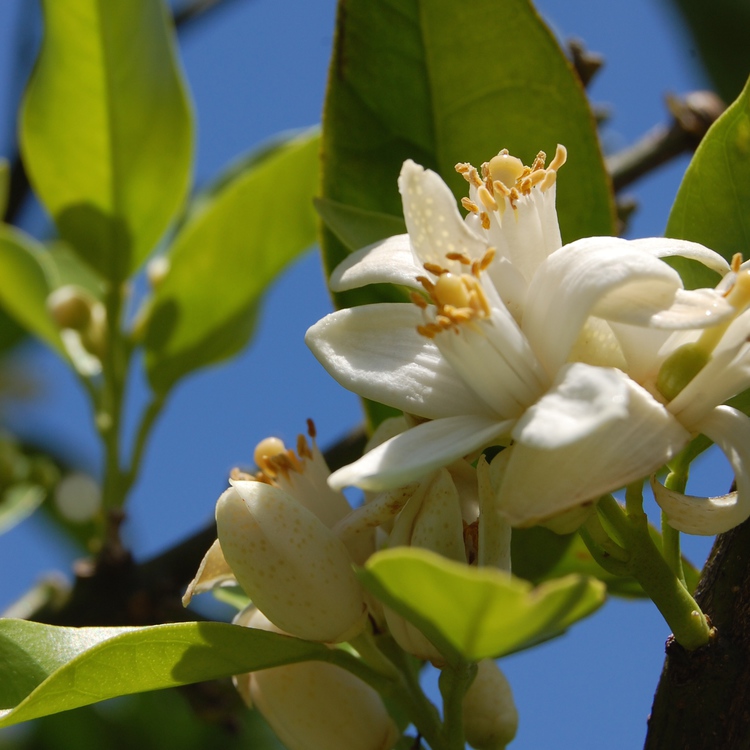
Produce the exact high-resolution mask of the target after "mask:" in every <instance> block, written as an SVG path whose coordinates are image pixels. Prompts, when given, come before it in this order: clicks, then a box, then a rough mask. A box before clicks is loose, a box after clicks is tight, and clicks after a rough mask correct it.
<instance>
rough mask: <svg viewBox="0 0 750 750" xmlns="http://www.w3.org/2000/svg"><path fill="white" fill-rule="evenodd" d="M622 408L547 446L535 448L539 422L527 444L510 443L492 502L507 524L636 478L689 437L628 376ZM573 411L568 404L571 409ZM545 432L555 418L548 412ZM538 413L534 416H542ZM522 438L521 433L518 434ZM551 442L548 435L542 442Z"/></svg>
mask: <svg viewBox="0 0 750 750" xmlns="http://www.w3.org/2000/svg"><path fill="white" fill-rule="evenodd" d="M622 377H623V383H624V385H625V386H626V394H627V399H626V403H625V406H626V410H625V413H624V415H623V416H622V417H621V418H617V417H614V416H613V418H611V419H610V420H609V421H605V422H603V423H602V424H601V425H600V426H599V427H598V428H596V429H593V430H591V431H589V432H584V431H582V430H581V431H579V432H578V434H577V436H576V434H575V430H571V431H570V432H569V434H570V435H571V436H572V437H577V439H575V440H571V441H569V442H568V443H567V444H561V445H560V446H559V447H556V448H554V449H552V450H549V449H546V448H543V447H538V445H540V444H541V445H544V444H545V441H544V440H542V439H541V435H542V434H543V431H544V425H543V423H541V422H540V424H538V425H537V426H535V429H534V430H533V432H532V433H531V435H532V437H533V438H534V440H532V441H531V442H530V444H526V443H525V442H521V441H519V442H517V443H515V444H514V445H512V446H511V448H510V451H511V454H510V457H509V460H508V465H507V467H506V469H505V473H504V476H503V481H502V484H501V486H500V490H499V492H498V505H499V507H500V508H501V509H502V510H503V511H504V512H505V513H506V514H507V515H508V517H509V519H510V522H511V524H512V525H513V526H530V525H533V524H534V523H538V522H539V521H542V520H544V519H546V518H549V517H550V516H555V515H557V514H559V513H562V512H563V511H566V510H569V509H572V508H575V507H577V506H580V505H585V504H586V503H590V502H593V501H595V500H597V499H598V498H599V497H601V496H602V495H603V494H605V493H607V492H612V491H614V490H616V489H618V488H620V487H623V486H624V485H626V484H628V483H629V482H632V481H634V480H636V479H640V478H641V477H643V476H647V475H648V474H651V473H653V472H654V471H655V470H656V469H658V468H659V467H660V466H662V465H663V464H664V463H666V462H667V461H668V460H669V459H670V458H672V457H673V456H674V455H675V454H676V453H677V452H678V451H679V450H680V449H681V448H682V447H683V446H684V445H685V444H686V443H687V441H688V440H689V439H690V435H689V433H688V432H687V431H686V430H685V429H684V428H683V427H682V425H680V423H679V422H678V421H677V420H676V419H674V418H673V417H672V415H671V414H669V412H668V411H667V410H666V409H665V408H664V407H663V406H662V405H661V404H659V403H658V402H657V401H656V400H655V399H654V398H653V397H652V396H651V395H650V394H649V393H648V392H647V391H645V390H644V389H643V388H641V387H640V386H639V385H637V384H636V383H634V382H633V381H632V380H630V379H629V378H627V377H625V376H624V375H623V376H622ZM573 410H574V409H573ZM547 413H548V416H549V420H550V421H549V431H550V433H553V434H554V431H555V430H557V429H558V428H559V422H560V417H559V416H557V415H556V414H554V413H553V412H552V411H548V412H547ZM542 416H543V415H542V414H541V413H540V414H539V419H540V420H541V419H542ZM521 437H523V435H521ZM548 442H549V443H550V444H552V445H554V441H553V439H552V438H550V440H549V441H548Z"/></svg>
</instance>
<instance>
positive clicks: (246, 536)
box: [216, 481, 367, 643]
mask: <svg viewBox="0 0 750 750" xmlns="http://www.w3.org/2000/svg"><path fill="white" fill-rule="evenodd" d="M232 484H233V486H232V487H231V488H230V489H228V490H227V491H226V492H224V494H223V495H222V496H221V497H220V498H219V500H218V502H217V503H216V524H217V528H218V536H219V543H220V544H221V549H222V551H223V553H224V557H225V559H226V561H227V563H228V564H229V566H230V567H231V569H232V571H233V572H234V575H235V577H236V578H237V581H238V583H239V584H240V586H242V588H243V589H244V590H245V593H246V594H247V595H248V596H249V597H250V598H251V599H252V601H253V603H254V604H255V605H256V606H257V607H258V609H260V610H261V611H262V612H263V613H264V614H265V615H266V616H267V617H268V618H269V620H271V621H272V622H273V623H274V624H275V625H277V626H278V627H280V628H281V629H282V630H284V631H286V632H287V633H291V634H292V635H295V636H297V637H298V638H304V639H306V640H311V641H322V642H324V643H336V642H339V641H346V640H349V639H350V638H353V637H354V636H356V635H357V634H359V633H360V632H361V631H362V629H363V628H364V626H365V623H366V620H367V608H366V606H365V600H364V593H363V590H362V587H361V586H360V584H359V582H358V581H357V579H356V577H355V575H354V572H353V570H352V563H351V559H350V557H349V555H348V553H347V551H346V547H344V545H343V543H342V542H341V541H340V540H339V539H338V538H337V537H336V536H335V535H334V534H333V532H332V531H331V530H330V529H328V528H327V527H326V526H325V525H324V524H323V522H322V521H320V519H319V518H318V517H317V516H315V515H314V514H313V513H312V512H311V511H309V510H307V508H305V507H304V506H302V505H301V504H300V503H298V502H297V501H296V500H295V499H294V498H293V497H291V496H290V495H288V494H287V493H286V492H283V491H282V490H280V489H278V488H277V487H272V486H271V485H268V484H265V483H263V482H256V481H234V482H233V483H232Z"/></svg>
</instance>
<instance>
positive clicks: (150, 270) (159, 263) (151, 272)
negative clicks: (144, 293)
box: [146, 255, 171, 289]
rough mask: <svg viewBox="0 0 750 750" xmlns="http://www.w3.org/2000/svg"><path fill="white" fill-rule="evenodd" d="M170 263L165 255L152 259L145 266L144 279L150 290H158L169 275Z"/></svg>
mask: <svg viewBox="0 0 750 750" xmlns="http://www.w3.org/2000/svg"><path fill="white" fill-rule="evenodd" d="M170 265H171V264H170V261H169V258H167V256H166V255H159V256H158V257H156V258H152V259H151V260H150V261H149V262H148V263H147V264H146V278H147V279H148V283H149V284H151V288H152V289H158V288H159V286H160V284H161V283H162V282H163V281H164V279H165V278H166V277H167V274H168V273H169V268H170Z"/></svg>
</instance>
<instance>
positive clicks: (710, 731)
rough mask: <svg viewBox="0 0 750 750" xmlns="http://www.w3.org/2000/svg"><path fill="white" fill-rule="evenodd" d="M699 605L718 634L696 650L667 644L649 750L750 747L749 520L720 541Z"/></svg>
mask: <svg viewBox="0 0 750 750" xmlns="http://www.w3.org/2000/svg"><path fill="white" fill-rule="evenodd" d="M696 601H697V602H698V604H699V605H700V606H701V608H702V609H703V611H704V612H705V613H706V614H707V615H708V616H709V617H710V619H711V623H712V624H713V626H714V627H715V628H716V634H715V637H714V639H713V641H712V642H711V643H710V644H709V645H708V646H705V647H704V648H701V649H698V650H697V651H692V652H690V651H685V649H683V648H682V647H681V646H679V645H678V644H677V643H676V642H674V641H673V640H671V638H670V640H669V641H667V649H666V652H667V657H666V660H665V663H664V669H663V671H662V674H661V679H660V681H659V686H658V688H657V690H656V696H655V697H654V704H653V708H652V711H651V717H650V718H649V722H648V736H647V738H646V744H645V750H664V749H665V748H680V750H714V748H745V747H750V521H746V522H745V523H744V524H742V525H741V526H738V527H737V528H735V529H732V530H731V531H729V532H727V533H726V534H720V535H719V536H718V537H717V538H716V542H715V543H714V547H713V549H712V550H711V555H710V556H709V559H708V562H707V563H706V567H705V568H704V572H703V576H702V578H701V582H700V584H699V585H698V590H697V592H696Z"/></svg>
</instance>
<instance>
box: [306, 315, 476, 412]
mask: <svg viewBox="0 0 750 750" xmlns="http://www.w3.org/2000/svg"><path fill="white" fill-rule="evenodd" d="M422 322H423V321H422V315H421V312H420V310H419V309H418V308H417V307H416V306H415V305H410V304H389V303H385V304H378V305H366V306H364V307H355V308H350V309H346V310H339V311H338V312H335V313H332V314H331V315H328V316H326V317H325V318H323V319H322V320H319V321H318V322H317V323H316V324H315V325H314V326H312V327H311V328H310V329H309V330H308V331H307V335H306V336H305V341H306V343H307V345H308V346H309V347H310V349H311V350H312V352H313V354H314V355H315V356H316V357H317V358H318V360H319V361H320V363H321V364H322V365H323V367H325V368H326V370H327V371H328V372H329V373H330V374H331V375H332V376H333V377H334V378H335V379H336V380H337V381H338V382H339V383H340V384H341V385H343V386H344V387H345V388H348V389H349V390H350V391H354V392H355V393H357V394H359V395H360V396H364V397H365V398H369V399H372V400H373V401H379V402H380V403H383V404H387V405H388V406H393V407H394V408H396V409H401V410H402V411H405V412H408V413H410V414H417V415H419V416H421V417H426V418H428V419H436V418H439V417H452V416H457V415H459V414H485V413H486V412H487V405H486V404H485V403H484V402H483V401H482V400H481V399H480V398H479V397H478V396H477V395H476V394H475V393H474V392H473V391H472V390H471V389H470V388H469V387H468V386H467V385H466V384H465V383H464V382H463V380H462V379H461V378H460V377H459V375H458V374H457V373H456V372H455V371H454V370H453V368H452V367H451V366H450V364H449V363H448V362H447V361H446V360H445V358H444V357H443V356H442V354H441V353H440V351H439V350H438V348H437V346H435V344H434V342H432V341H430V340H429V339H427V338H425V337H424V336H421V335H420V334H419V333H417V326H418V325H420V324H421V323H422Z"/></svg>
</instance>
